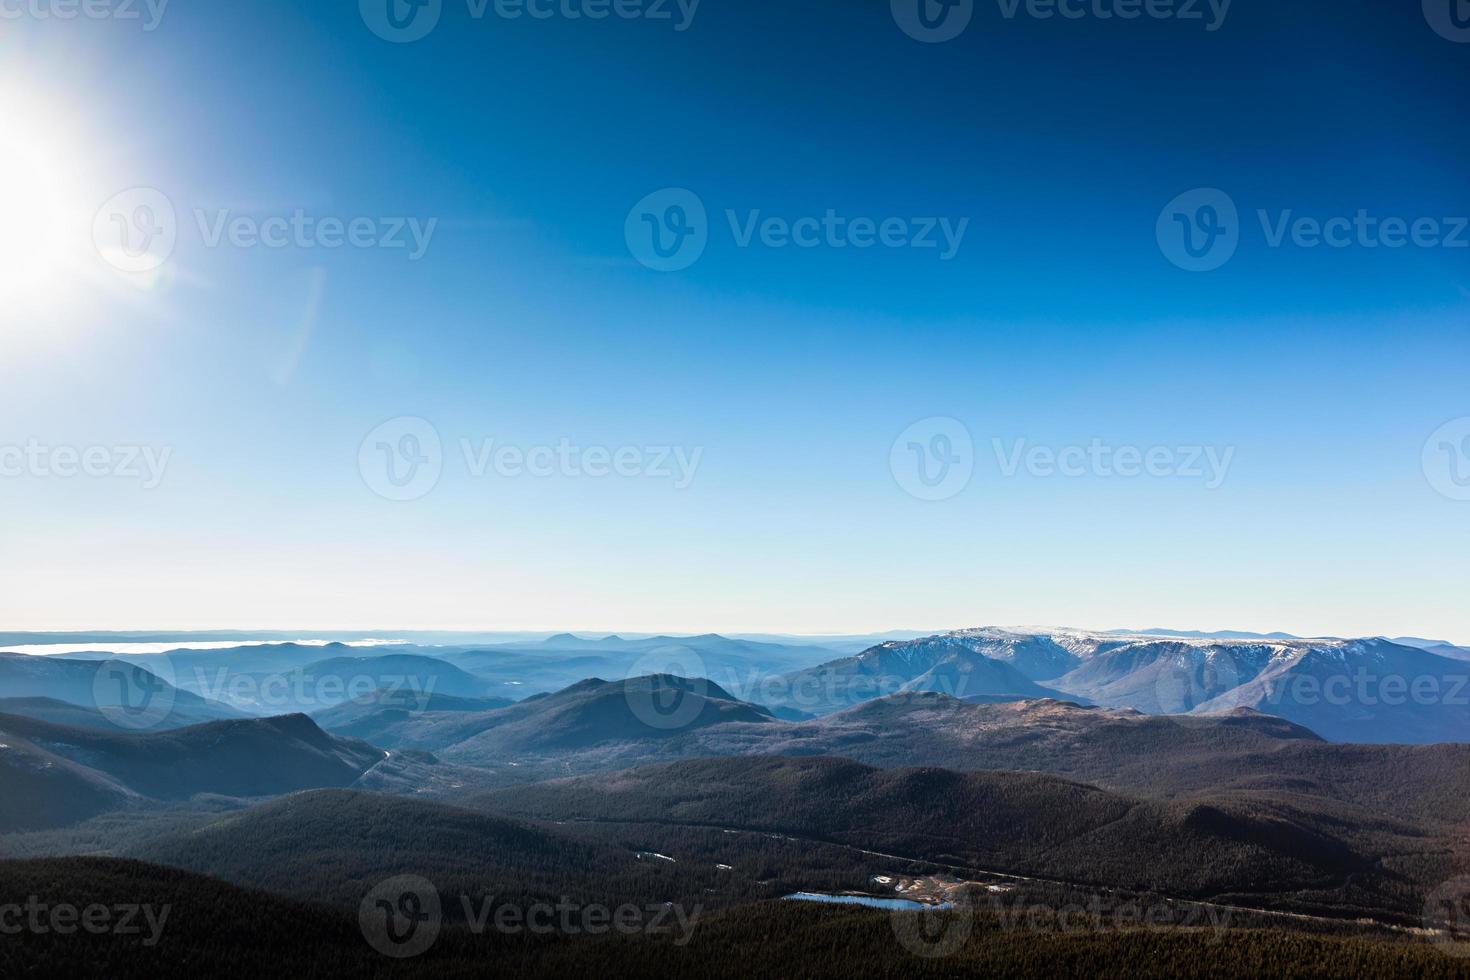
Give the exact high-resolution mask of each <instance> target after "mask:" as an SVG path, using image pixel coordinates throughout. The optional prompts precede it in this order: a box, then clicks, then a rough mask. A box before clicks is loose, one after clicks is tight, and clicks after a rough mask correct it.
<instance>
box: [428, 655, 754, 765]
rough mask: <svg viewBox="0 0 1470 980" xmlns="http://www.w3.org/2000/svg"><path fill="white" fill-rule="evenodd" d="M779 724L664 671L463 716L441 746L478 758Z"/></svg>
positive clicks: (712, 688)
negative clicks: (458, 735) (456, 735)
mask: <svg viewBox="0 0 1470 980" xmlns="http://www.w3.org/2000/svg"><path fill="white" fill-rule="evenodd" d="M735 722H739V723H751V724H776V723H777V722H776V719H775V718H774V716H772V714H771V713H770V711H768V710H767V709H766V708H764V707H761V706H759V705H754V704H749V703H747V702H745V701H741V700H738V699H737V698H735V697H733V696H732V695H731V694H729V693H728V692H726V691H725V690H724V689H723V688H721V687H720V686H719V685H717V684H715V683H713V682H711V681H706V680H702V679H690V678H683V677H673V676H669V675H659V676H650V677H635V678H631V679H629V680H625V681H604V680H601V679H599V678H593V679H591V680H586V681H582V682H581V683H579V684H574V685H572V686H571V687H569V688H566V689H565V690H562V691H558V692H557V693H555V694H546V695H539V696H537V697H533V698H527V699H526V700H525V701H522V702H519V703H518V704H515V705H512V706H511V707H509V708H501V709H499V710H497V711H491V712H485V713H482V714H475V715H468V716H464V717H463V718H462V719H461V720H460V721H459V722H458V723H457V724H459V725H460V726H461V727H460V732H462V733H469V732H473V733H472V734H466V736H465V737H464V738H463V739H462V740H459V741H456V742H455V743H453V744H452V745H450V746H449V747H447V748H444V749H443V750H442V751H441V752H439V754H440V755H441V756H442V757H443V758H445V759H447V760H449V761H453V762H463V763H470V764H473V763H476V762H478V761H499V760H504V759H519V758H522V757H527V758H537V757H543V758H544V757H546V756H549V755H557V754H562V753H575V752H577V751H579V750H584V749H587V748H590V747H593V746H600V745H605V744H607V743H625V742H632V743H641V742H649V741H659V740H662V739H666V738H674V737H678V736H680V735H682V734H683V733H685V732H688V731H691V730H698V729H702V728H707V727H710V726H713V725H721V724H729V723H735Z"/></svg>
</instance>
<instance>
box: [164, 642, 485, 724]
mask: <svg viewBox="0 0 1470 980" xmlns="http://www.w3.org/2000/svg"><path fill="white" fill-rule="evenodd" d="M333 653H345V654H348V655H339V656H331V654H333ZM324 654H326V656H323V655H324ZM150 656H151V655H143V656H140V657H138V658H136V659H137V660H138V661H139V662H142V663H144V664H145V665H146V664H147V663H148V661H149V657H150ZM167 658H168V661H169V664H170V667H171V669H172V670H173V672H174V676H175V677H176V678H177V683H178V684H179V685H180V686H181V687H185V688H188V689H189V690H192V691H196V692H198V693H200V694H203V695H205V696H208V697H212V698H216V699H218V700H220V701H224V702H228V703H229V704H230V705H231V706H233V707H234V708H236V709H238V710H240V711H242V712H246V713H249V714H254V715H258V716H271V715H278V714H289V713H293V712H306V713H312V712H318V711H322V710H325V709H327V708H331V707H335V706H337V705H339V704H343V703H344V702H347V701H351V700H353V699H356V698H360V697H365V696H367V695H370V694H372V693H373V692H374V691H379V690H384V691H390V692H395V693H397V692H403V693H404V694H406V695H408V696H413V697H416V698H417V699H418V700H420V701H422V700H424V699H426V698H428V697H429V696H431V695H435V694H439V695H446V696H449V697H458V698H483V697H492V696H494V695H496V694H498V693H499V691H500V687H499V686H498V685H496V684H494V683H493V682H491V681H487V680H485V679H483V678H480V677H476V676H475V675H473V674H471V673H469V672H467V671H465V670H463V669H461V668H459V667H456V666H455V665H453V664H451V663H448V662H447V661H444V660H440V659H438V658H436V657H427V656H423V655H421V654H417V653H404V652H401V651H400V650H397V649H389V648H374V649H372V650H369V651H366V652H365V651H364V650H363V649H361V648H357V647H346V646H342V645H341V644H329V645H327V646H325V647H319V646H299V645H296V644H277V645H272V646H266V647H240V648H232V649H229V650H201V651H179V652H175V653H170V654H168V655H167Z"/></svg>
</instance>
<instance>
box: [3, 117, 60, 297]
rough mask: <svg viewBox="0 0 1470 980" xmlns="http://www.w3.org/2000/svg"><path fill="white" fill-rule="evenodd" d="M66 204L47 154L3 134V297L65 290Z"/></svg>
mask: <svg viewBox="0 0 1470 980" xmlns="http://www.w3.org/2000/svg"><path fill="white" fill-rule="evenodd" d="M67 212H68V209H67V206H66V202H65V200H64V198H63V195H62V193H61V188H60V186H59V183H58V181H57V179H56V172H55V170H54V169H52V165H48V161H47V160H46V159H45V157H44V154H43V152H39V151H38V148H37V147H34V146H26V145H25V144H24V143H22V142H20V141H18V140H16V139H15V138H14V137H13V135H12V134H4V135H0V297H4V298H6V299H11V298H14V297H16V296H18V295H21V294H25V295H37V294H45V293H47V292H50V291H52V290H54V289H56V288H57V287H59V286H61V285H63V281H62V280H63V277H64V271H65V270H64V266H65V263H66V254H65V252H66V248H65V245H66V240H67V223H68V219H69V215H68V213H67Z"/></svg>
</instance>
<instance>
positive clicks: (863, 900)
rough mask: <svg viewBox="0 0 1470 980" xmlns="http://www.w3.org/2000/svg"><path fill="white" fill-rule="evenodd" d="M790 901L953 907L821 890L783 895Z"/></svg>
mask: <svg viewBox="0 0 1470 980" xmlns="http://www.w3.org/2000/svg"><path fill="white" fill-rule="evenodd" d="M782 897H783V898H784V899H785V900H786V901H790V902H826V903H828V904H831V905H865V906H867V907H868V908H870V909H890V910H895V911H899V912H925V911H930V910H938V909H952V908H954V906H953V905H952V904H950V903H949V902H941V903H938V904H934V905H930V904H927V903H924V902H915V901H913V900H912V899H907V898H875V897H874V896H872V895H824V894H822V893H821V892H793V893H792V894H790V895H784V896H782Z"/></svg>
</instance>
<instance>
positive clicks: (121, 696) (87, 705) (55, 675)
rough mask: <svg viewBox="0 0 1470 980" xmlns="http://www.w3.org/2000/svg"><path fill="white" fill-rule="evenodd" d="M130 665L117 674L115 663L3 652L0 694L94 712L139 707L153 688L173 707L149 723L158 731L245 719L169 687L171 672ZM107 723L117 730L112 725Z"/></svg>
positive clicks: (187, 692) (0, 670)
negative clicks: (140, 695) (137, 701)
mask: <svg viewBox="0 0 1470 980" xmlns="http://www.w3.org/2000/svg"><path fill="white" fill-rule="evenodd" d="M109 663H110V664H111V665H110V666H109ZM125 663H126V664H128V666H126V667H123V668H122V669H123V670H125V671H126V674H125V675H124V676H114V674H115V672H116V670H117V669H118V667H119V665H118V664H117V663H116V662H109V661H106V660H72V659H67V658H61V657H42V656H29V655H26V654H19V653H0V694H3V695H4V697H5V698H7V699H9V698H22V699H32V698H46V699H49V700H51V701H61V702H65V703H67V704H71V705H75V706H77V707H80V708H83V709H88V710H90V709H95V708H114V707H119V706H124V705H127V704H130V703H134V702H132V701H130V700H128V699H129V698H130V697H133V696H136V693H137V692H139V691H144V690H151V691H153V693H154V694H155V695H156V696H158V697H160V698H162V699H166V700H165V701H163V702H160V703H167V704H168V705H169V710H168V713H167V714H166V715H164V716H163V717H161V718H158V719H152V718H150V719H149V722H150V724H149V727H150V728H153V729H160V728H163V729H167V728H182V727H184V726H187V725H197V724H200V723H201V722H206V721H219V720H222V719H226V718H241V717H244V715H243V714H242V713H241V712H240V711H237V710H235V709H233V708H231V707H228V706H226V705H224V704H220V703H218V702H216V701H208V700H205V699H204V698H202V697H200V696H199V695H197V694H194V693H192V692H190V691H187V690H182V689H180V688H178V687H176V686H174V685H172V684H170V683H168V677H169V675H168V673H166V672H165V673H163V674H153V673H152V672H146V669H145V668H142V667H138V666H136V665H134V664H132V662H131V661H125ZM32 707H35V706H34V705H33V706H32ZM107 724H108V727H116V726H114V725H113V724H112V722H111V721H108V722H107Z"/></svg>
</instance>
